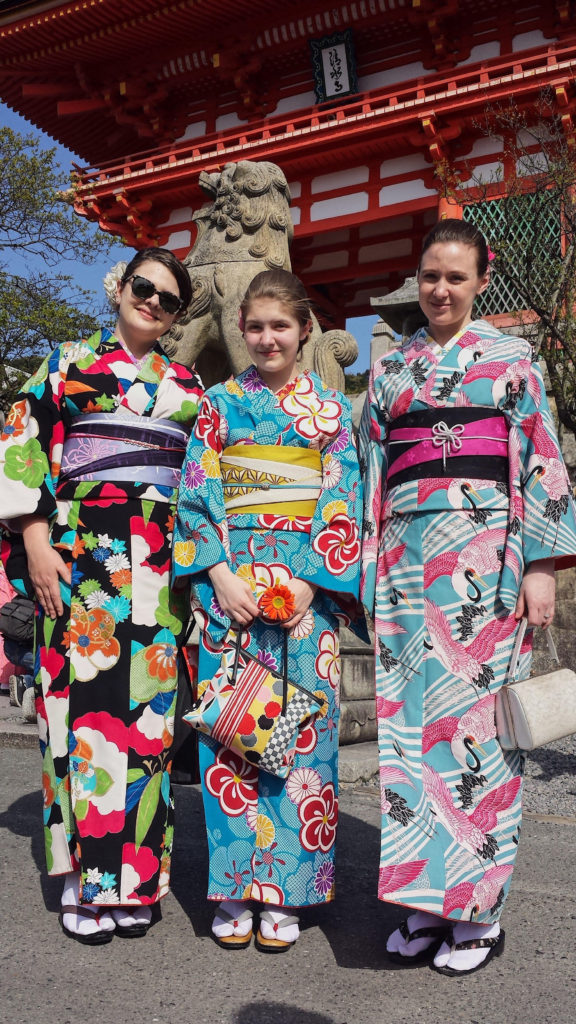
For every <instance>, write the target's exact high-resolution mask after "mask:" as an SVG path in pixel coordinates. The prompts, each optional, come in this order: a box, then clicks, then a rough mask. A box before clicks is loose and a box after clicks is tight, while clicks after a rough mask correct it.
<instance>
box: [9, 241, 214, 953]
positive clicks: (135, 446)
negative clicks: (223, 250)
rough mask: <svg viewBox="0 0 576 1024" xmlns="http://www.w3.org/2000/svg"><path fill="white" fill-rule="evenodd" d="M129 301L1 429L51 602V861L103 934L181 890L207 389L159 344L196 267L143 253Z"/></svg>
mask: <svg viewBox="0 0 576 1024" xmlns="http://www.w3.org/2000/svg"><path fill="white" fill-rule="evenodd" d="M115 297H116V300H117V305H118V320H117V324H116V328H115V331H114V334H111V333H110V331H107V330H100V331H97V332H96V334H94V335H93V337H91V338H89V339H88V340H87V341H80V342H75V343H64V344H62V345H60V346H59V347H58V348H57V349H55V351H54V352H52V353H51V355H49V356H48V358H47V359H46V360H45V361H44V362H43V363H42V365H41V366H40V368H39V370H38V371H37V372H36V373H35V374H34V376H33V377H31V378H30V380H29V381H28V382H27V383H26V386H25V387H24V389H23V392H22V393H21V395H20V396H19V398H18V400H17V401H16V403H15V404H14V406H13V407H12V410H11V412H10V415H9V417H8V420H7V423H6V427H5V430H4V433H3V434H2V438H1V441H0V496H1V497H0V517H1V519H2V520H3V521H4V524H5V526H6V527H7V528H8V529H9V530H10V531H12V535H13V536H20V535H19V531H21V535H22V536H23V539H24V545H25V548H26V554H27V561H28V570H29V574H30V578H31V585H32V588H33V591H32V593H34V592H35V594H36V597H37V599H38V604H39V609H38V619H37V629H36V637H37V661H36V664H37V676H36V687H37V696H36V709H37V713H38V725H39V731H40V742H41V747H42V751H43V758H44V760H43V791H44V832H45V843H46V858H47V864H48V870H49V873H50V874H53V875H64V876H65V884H64V891H63V894H62V911H61V916H60V921H61V925H62V928H63V929H64V932H65V934H66V935H68V936H70V937H71V938H73V939H76V940H78V941H79V942H82V943H85V944H89V945H95V944H99V943H102V942H108V941H110V939H111V938H112V936H113V934H114V932H116V934H118V935H122V936H125V937H126V936H131V937H136V936H140V935H144V934H145V932H146V931H147V929H148V927H149V925H150V920H151V905H152V904H154V903H156V902H157V901H158V900H159V899H160V898H161V897H162V896H164V895H165V894H166V892H167V891H168V882H169V872H170V851H171V846H172V832H173V826H172V797H171V792H170V776H169V772H170V766H171V745H172V736H173V731H174V705H175V700H176V683H177V668H176V650H177V647H176V641H177V640H178V638H179V636H180V633H181V631H182V622H183V621H184V620H186V619H187V617H188V609H187V608H186V602H185V601H184V599H183V595H181V596H180V599H179V600H176V599H175V598H174V596H173V595H172V594H171V592H170V590H169V569H170V543H171V531H172V522H173V516H174V505H175V497H176V488H177V486H178V482H179V479H180V467H181V464H182V459H183V456H184V452H185V449H186V443H187V440H188V435H189V433H190V428H191V426H192V423H193V421H194V419H195V417H196V413H197V409H198V402H199V398H200V394H201V385H200V381H199V379H198V377H197V376H196V374H195V373H193V372H191V371H190V370H188V369H187V368H186V367H184V366H180V365H179V364H176V363H171V362H170V359H169V358H168V356H167V355H166V353H165V352H164V350H163V348H162V347H161V345H160V344H159V343H158V338H159V337H160V336H161V335H162V334H164V333H165V332H166V331H167V330H168V329H169V327H170V326H171V324H172V323H173V322H174V320H175V319H176V317H177V315H178V313H179V312H180V311H182V310H184V309H185V308H186V306H187V304H188V302H189V301H190V297H191V286H190V280H189V277H188V274H187V271H186V269H185V268H184V267H183V266H182V264H181V263H180V262H179V261H178V260H177V259H176V258H175V257H174V256H173V254H172V253H171V252H168V251H167V250H164V249H146V250H143V251H142V252H140V253H138V254H137V255H136V256H135V257H134V259H133V260H132V261H131V262H130V263H129V264H128V266H127V267H126V269H125V271H124V274H123V276H122V279H121V281H119V282H118V283H117V285H116V291H115ZM8 547H9V545H8ZM16 547H17V545H14V548H16ZM8 571H9V573H10V561H8ZM16 576H18V577H21V576H22V573H21V572H15V573H14V577H16ZM14 582H15V584H16V586H19V585H20V586H23V585H24V582H25V581H24V580H23V579H20V583H19V582H18V579H16V578H14ZM113 908H114V909H113Z"/></svg>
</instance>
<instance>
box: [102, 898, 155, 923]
mask: <svg viewBox="0 0 576 1024" xmlns="http://www.w3.org/2000/svg"><path fill="white" fill-rule="evenodd" d="M111 914H112V917H113V918H114V920H115V921H116V924H117V925H118V927H119V928H131V927H132V925H134V924H136V925H137V924H150V921H151V920H152V908H151V907H144V906H142V904H140V903H138V904H135V905H134V906H133V907H114V909H113V910H112V911H111Z"/></svg>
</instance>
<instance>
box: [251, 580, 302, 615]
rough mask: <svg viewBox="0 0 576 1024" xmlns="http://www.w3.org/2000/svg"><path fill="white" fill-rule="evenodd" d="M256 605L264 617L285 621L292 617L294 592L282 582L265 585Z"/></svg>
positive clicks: (294, 608)
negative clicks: (271, 585)
mask: <svg viewBox="0 0 576 1024" xmlns="http://www.w3.org/2000/svg"><path fill="white" fill-rule="evenodd" d="M258 605H259V607H260V609H261V610H262V614H263V615H264V617H265V618H266V619H270V621H276V622H286V620H287V619H291V618H292V616H293V615H294V612H295V610H296V604H295V601H294V594H293V593H292V591H291V590H290V587H285V586H284V585H283V584H282V583H275V584H274V586H273V587H266V590H265V591H264V593H263V594H262V595H261V597H260V600H259V601H258Z"/></svg>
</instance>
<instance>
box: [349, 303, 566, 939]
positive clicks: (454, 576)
mask: <svg viewBox="0 0 576 1024" xmlns="http://www.w3.org/2000/svg"><path fill="white" fill-rule="evenodd" d="M360 459H361V465H363V467H365V471H366V476H365V531H366V532H365V541H364V551H363V559H364V567H363V580H362V592H363V596H364V601H365V604H366V606H367V607H368V608H369V609H370V610H372V611H373V613H374V618H375V628H376V694H377V696H376V702H377V714H378V723H379V746H380V782H381V794H382V843H381V864H380V874H379V885H378V895H379V897H380V899H382V900H385V901H388V902H391V903H399V904H403V905H405V906H407V907H411V908H414V909H421V910H424V911H428V912H431V913H436V914H439V915H441V916H442V917H445V918H452V919H454V920H459V919H463V920H474V921H479V922H491V921H495V920H497V919H498V918H499V916H500V913H501V908H502V904H503V901H504V898H505V895H506V893H507V891H508V886H509V884H510V876H511V874H512V870H513V865H514V859H515V855H516V850H517V844H518V835H519V827H520V817H521V789H522V768H523V755H522V753H521V752H519V751H513V752H508V753H506V752H503V751H502V749H501V748H500V745H499V743H498V741H497V739H496V732H495V723H494V701H495V695H496V693H497V691H498V689H499V687H500V686H502V683H503V682H504V679H505V676H506V671H507V666H508V664H509V661H510V655H511V650H512V647H513V643H514V636H515V633H516V629H517V622H516V620H515V618H514V608H515V604H516V599H517V596H518V592H519V588H520V584H521V581H522V576H523V573H524V570H525V567H526V566H527V565H529V564H530V563H531V562H534V561H536V560H539V559H546V558H553V559H555V560H556V567H557V568H560V567H561V566H562V565H565V564H575V563H576V519H575V514H574V502H573V499H572V490H571V487H570V483H569V481H568V477H567V474H566V469H565V466H564V463H563V460H562V456H561V454H560V450H559V446H558V441H557V438H556V433H555V430H554V425H553V421H552V417H551V414H550V410H549V407H548V402H547V399H546V393H545V389H544V384H543V380H542V376H541V373H540V370H539V368H538V364H537V363H536V362H533V361H532V350H531V346H530V345H529V344H528V343H527V342H526V341H524V340H522V339H520V338H515V337H511V336H509V335H506V334H502V333H500V332H499V331H497V330H496V329H495V328H493V327H492V326H490V325H489V324H488V323H485V322H484V321H482V320H480V321H475V322H473V323H470V324H468V326H467V327H466V329H465V330H464V331H463V332H460V333H459V334H458V335H456V336H455V337H454V338H452V339H451V340H450V341H449V342H448V343H447V344H446V345H445V346H444V347H443V348H441V347H440V346H438V345H436V344H435V343H434V342H432V340H431V339H430V338H427V335H426V331H425V329H423V330H421V331H419V332H418V333H417V334H415V335H414V336H413V337H412V338H411V339H410V340H409V341H407V342H406V343H405V344H404V345H402V346H401V347H400V348H398V349H395V350H394V351H392V352H390V353H389V354H387V355H386V356H384V357H383V358H382V359H380V360H379V361H378V362H377V363H376V364H375V366H374V368H373V370H372V374H371V378H370V384H369V392H368V396H367V401H366V406H365V409H364V415H363V421H362V426H361V431H360ZM530 649H531V638H530V639H529V640H528V641H527V642H526V644H525V646H524V648H523V671H524V674H527V673H528V664H529V656H530Z"/></svg>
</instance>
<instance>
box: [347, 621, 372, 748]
mask: <svg viewBox="0 0 576 1024" xmlns="http://www.w3.org/2000/svg"><path fill="white" fill-rule="evenodd" d="M340 652H341V656H342V678H341V681H340V744H341V745H345V744H348V743H363V742H367V741H368V740H375V739H376V738H377V736H378V724H377V721H376V701H375V695H374V650H373V648H372V645H371V644H364V643H362V641H360V640H358V639H357V638H356V637H355V636H354V634H353V633H351V632H350V630H347V629H342V630H341V631H340Z"/></svg>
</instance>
